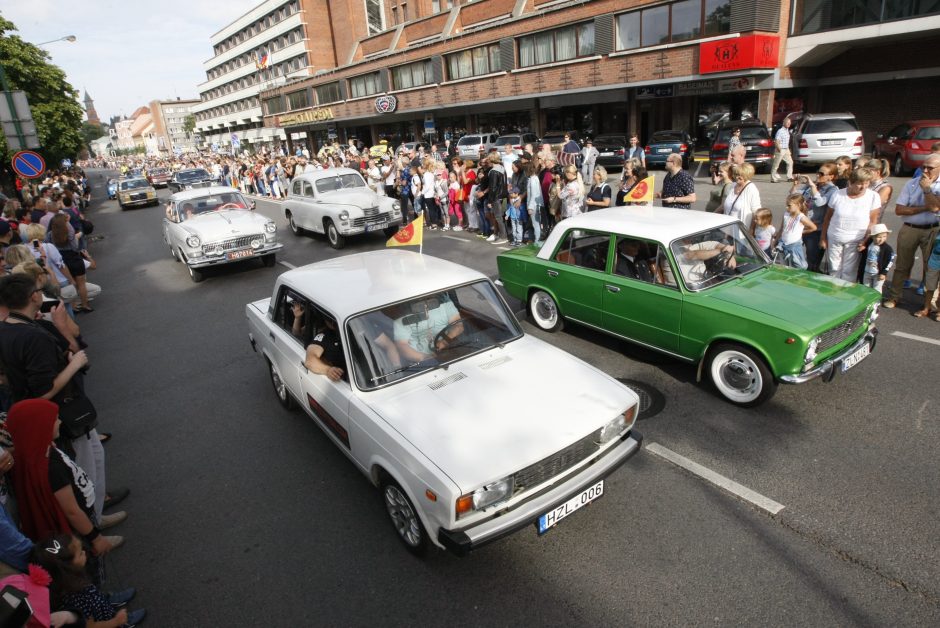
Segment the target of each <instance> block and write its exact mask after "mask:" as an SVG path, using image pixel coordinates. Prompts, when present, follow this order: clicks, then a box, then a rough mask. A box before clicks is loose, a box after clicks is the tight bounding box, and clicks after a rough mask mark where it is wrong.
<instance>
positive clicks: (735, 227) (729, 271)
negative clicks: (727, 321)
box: [672, 222, 769, 290]
mask: <svg viewBox="0 0 940 628" xmlns="http://www.w3.org/2000/svg"><path fill="white" fill-rule="evenodd" d="M672 254H673V256H674V257H675V259H676V264H677V265H678V266H679V273H680V274H681V275H682V280H683V281H684V282H685V285H686V287H687V288H688V289H689V290H701V289H702V288H709V287H711V286H714V285H717V284H720V283H724V282H726V281H728V280H730V279H732V278H734V277H736V276H738V275H741V274H743V273H748V272H751V271H753V270H757V269H758V268H763V267H764V266H766V265H767V264H768V262H769V260H768V259H767V257H766V256H765V255H764V254H763V252H761V251H760V248H759V247H758V246H757V243H756V242H755V241H754V239H753V238H752V237H751V235H750V234H749V233H747V232H746V231H745V229H744V225H742V224H741V223H739V222H736V223H731V224H729V225H725V226H723V227H718V228H715V229H709V230H708V231H703V232H701V233H695V234H692V235H690V236H687V237H685V238H682V239H679V240H676V241H675V242H673V243H672Z"/></svg>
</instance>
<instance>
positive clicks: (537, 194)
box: [525, 160, 599, 245]
mask: <svg viewBox="0 0 940 628" xmlns="http://www.w3.org/2000/svg"><path fill="white" fill-rule="evenodd" d="M598 167H599V166H598ZM525 173H526V176H527V177H528V179H527V184H526V207H527V209H528V214H529V223H530V224H531V225H532V239H533V241H534V242H535V243H536V244H538V245H541V244H542V238H543V236H542V213H543V212H544V211H545V201H544V200H543V199H542V180H541V179H540V178H539V167H538V164H537V163H536V162H535V161H534V160H533V161H530V162H529V163H528V164H526V166H525Z"/></svg>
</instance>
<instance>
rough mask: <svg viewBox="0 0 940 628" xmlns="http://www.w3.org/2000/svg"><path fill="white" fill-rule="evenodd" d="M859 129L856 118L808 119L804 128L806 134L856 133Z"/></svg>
mask: <svg viewBox="0 0 940 628" xmlns="http://www.w3.org/2000/svg"><path fill="white" fill-rule="evenodd" d="M856 131H858V125H857V124H856V123H855V118H831V119H827V120H807V121H806V126H805V127H804V128H803V134H804V135H815V134H817V133H854V132H856Z"/></svg>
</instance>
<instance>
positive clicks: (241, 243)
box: [202, 233, 264, 255]
mask: <svg viewBox="0 0 940 628" xmlns="http://www.w3.org/2000/svg"><path fill="white" fill-rule="evenodd" d="M255 238H261V239H262V240H263V239H264V236H263V235H261V234H260V233H256V234H255V235H247V236H239V237H237V238H230V239H228V240H223V241H221V242H211V243H209V244H203V245H202V252H203V254H205V255H209V254H210V253H212V252H215V249H216V247H219V246H221V247H222V250H223V251H235V250H238V249H244V248H246V247H249V246H251V241H252V240H254V239H255Z"/></svg>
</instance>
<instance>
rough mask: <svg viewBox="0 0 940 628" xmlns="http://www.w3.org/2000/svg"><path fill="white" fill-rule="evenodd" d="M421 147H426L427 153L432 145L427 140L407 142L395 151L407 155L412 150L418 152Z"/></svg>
mask: <svg viewBox="0 0 940 628" xmlns="http://www.w3.org/2000/svg"><path fill="white" fill-rule="evenodd" d="M419 148H424V152H425V154H427V153H429V152H431V147H430V146H429V145H428V143H427V142H405V143H404V144H402V145H401V146H399V147H398V149H397V150H396V151H395V154H396V155H407V154H410V153H411V151H415V152H417V151H418V149H419Z"/></svg>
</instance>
